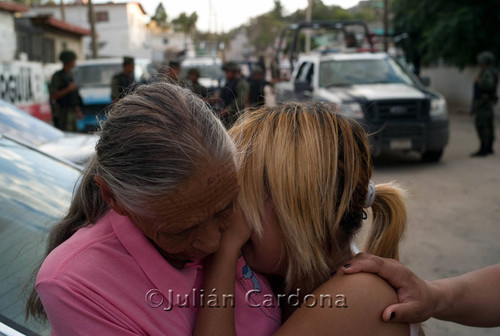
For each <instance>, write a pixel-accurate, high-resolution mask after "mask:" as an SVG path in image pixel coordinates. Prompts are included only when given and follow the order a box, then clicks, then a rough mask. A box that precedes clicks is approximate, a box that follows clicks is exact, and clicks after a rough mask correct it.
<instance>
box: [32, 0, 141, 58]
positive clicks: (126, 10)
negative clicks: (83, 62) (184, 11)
mask: <svg viewBox="0 0 500 336" xmlns="http://www.w3.org/2000/svg"><path fill="white" fill-rule="evenodd" d="M32 10H33V12H35V13H37V14H50V15H53V16H54V17H55V18H58V19H61V12H60V9H59V7H58V6H40V7H33V9H32ZM65 12H66V21H67V22H69V23H72V24H74V25H77V26H80V27H84V28H86V29H90V24H89V22H88V7H87V6H86V5H67V6H65ZM94 12H95V13H98V12H107V13H108V21H107V22H106V21H102V22H97V23H96V31H97V34H98V44H101V47H100V48H99V49H98V54H99V57H122V56H124V55H130V56H135V57H147V58H150V54H151V51H150V50H147V49H145V48H144V45H145V42H146V26H145V23H146V22H145V21H146V19H147V15H145V14H143V12H142V11H141V10H140V7H139V5H138V4H137V3H128V4H127V3H106V4H94ZM90 41H91V40H90V37H84V39H83V44H84V52H85V54H86V55H88V56H90V55H91V51H90V50H91V49H90Z"/></svg>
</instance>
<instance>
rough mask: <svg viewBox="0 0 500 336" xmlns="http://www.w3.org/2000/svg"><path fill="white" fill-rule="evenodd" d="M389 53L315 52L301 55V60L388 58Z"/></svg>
mask: <svg viewBox="0 0 500 336" xmlns="http://www.w3.org/2000/svg"><path fill="white" fill-rule="evenodd" d="M388 57H389V55H388V54H387V53H385V52H353V53H334V52H333V53H314V54H309V55H304V56H302V57H300V59H301V60H303V59H304V60H309V61H315V60H318V59H321V60H322V61H324V60H333V61H345V60H380V59H386V58H388Z"/></svg>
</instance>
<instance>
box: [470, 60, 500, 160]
mask: <svg viewBox="0 0 500 336" xmlns="http://www.w3.org/2000/svg"><path fill="white" fill-rule="evenodd" d="M497 82H498V73H497V71H496V70H495V69H494V68H493V67H492V66H490V65H488V66H487V67H485V68H483V69H482V70H481V72H480V73H479V76H478V79H477V81H476V83H475V84H474V101H473V105H472V114H474V115H475V120H474V121H475V126H476V131H477V134H478V136H479V139H480V141H481V148H480V149H479V151H478V152H476V153H474V154H473V155H474V156H484V155H488V154H492V153H493V141H494V140H495V129H494V112H493V106H494V105H495V104H496V102H497V100H498V98H497V95H496V91H497Z"/></svg>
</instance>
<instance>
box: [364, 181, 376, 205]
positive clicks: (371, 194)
mask: <svg viewBox="0 0 500 336" xmlns="http://www.w3.org/2000/svg"><path fill="white" fill-rule="evenodd" d="M373 201H375V183H374V182H373V181H372V180H370V183H368V193H367V194H366V199H365V205H364V208H365V209H366V208H369V207H371V206H372V204H373Z"/></svg>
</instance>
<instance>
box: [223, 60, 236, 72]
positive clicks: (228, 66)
mask: <svg viewBox="0 0 500 336" xmlns="http://www.w3.org/2000/svg"><path fill="white" fill-rule="evenodd" d="M222 70H224V71H239V70H240V66H239V64H238V63H236V62H234V61H228V62H226V63H224V65H222Z"/></svg>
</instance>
